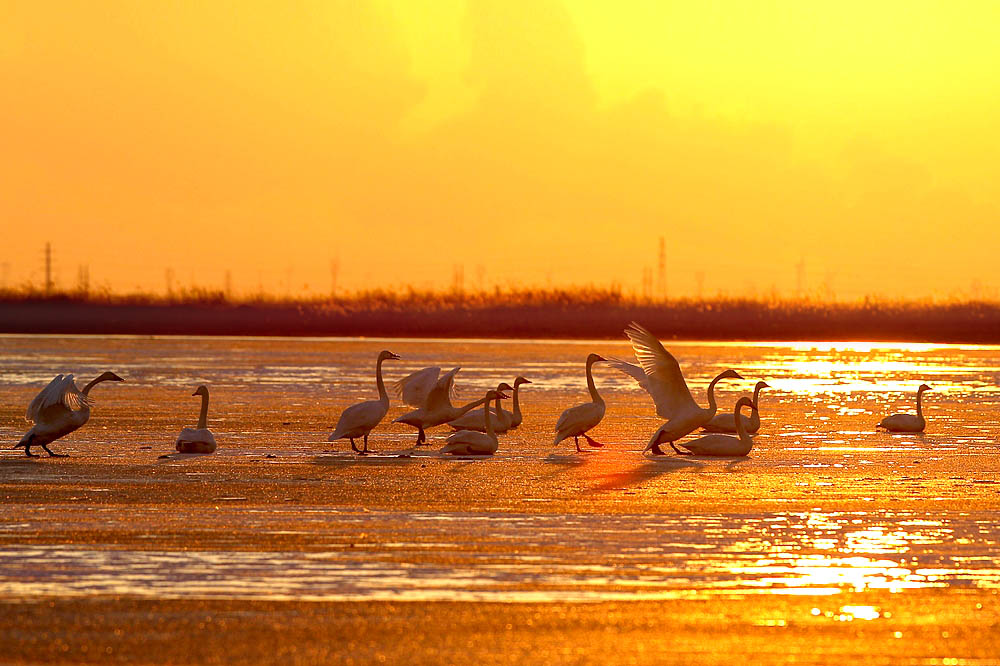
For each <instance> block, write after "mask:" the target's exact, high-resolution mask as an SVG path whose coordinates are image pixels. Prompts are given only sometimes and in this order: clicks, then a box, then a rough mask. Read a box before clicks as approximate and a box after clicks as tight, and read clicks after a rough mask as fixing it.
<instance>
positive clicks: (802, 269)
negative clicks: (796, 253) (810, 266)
mask: <svg viewBox="0 0 1000 666" xmlns="http://www.w3.org/2000/svg"><path fill="white" fill-rule="evenodd" d="M795 284H796V288H795V291H796V294H797V295H798V297H799V298H802V296H804V295H805V287H806V260H805V259H804V258H801V257H800V258H799V263H797V264H796V265H795Z"/></svg>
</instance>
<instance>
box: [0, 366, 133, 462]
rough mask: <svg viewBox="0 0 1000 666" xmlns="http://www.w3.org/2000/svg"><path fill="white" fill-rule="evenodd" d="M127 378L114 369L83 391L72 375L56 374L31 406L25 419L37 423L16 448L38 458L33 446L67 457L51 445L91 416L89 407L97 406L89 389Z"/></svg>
mask: <svg viewBox="0 0 1000 666" xmlns="http://www.w3.org/2000/svg"><path fill="white" fill-rule="evenodd" d="M109 381H111V382H123V381H125V380H124V379H122V378H121V377H119V376H118V375H116V374H115V373H113V372H105V373H102V374H101V375H100V376H99V377H98V378H97V379H95V380H93V381H92V382H90V383H89V384H87V385H86V386H84V387H83V391H81V390H80V389H79V388H77V386H76V382H75V381H74V380H73V375H56V377H55V379H53V380H52V381H51V382H49V385H48V386H46V387H45V388H43V389H42V390H41V391H40V392H39V393H38V395H36V396H35V399H34V400H32V401H31V404H30V405H28V411H27V412H26V413H25V415H24V418H25V420H26V421H28V422H29V423H34V424H35V425H34V426H33V427H32V428H31V430H29V431H28V432H27V433H25V435H24V437H22V438H21V441H20V442H18V443H17V444H16V445H15V446H14V448H15V449H17V448H20V447H22V446H23V447H24V455H26V456H28V457H29V458H37V457H38V455H37V454H34V453H32V452H31V447H32V446H40V447H42V448H43V449H45V452H46V453H48V454H49V456H51V457H53V458H66V457H67V454H65V453H52V451H51V450H49V447H48V445H49V444H51V443H52V442H54V441H56V440H57V439H59V438H60V437H62V436H63V435H68V434H69V433H71V432H73V431H74V430H76V429H77V428H79V427H80V426H82V425H83V424H84V423H86V422H87V421H88V420H89V419H90V408H91V407H92V406H93V405H94V400H93V398H91V397H90V389H92V388H94V387H95V386H97V385H98V384H100V383H101V382H109Z"/></svg>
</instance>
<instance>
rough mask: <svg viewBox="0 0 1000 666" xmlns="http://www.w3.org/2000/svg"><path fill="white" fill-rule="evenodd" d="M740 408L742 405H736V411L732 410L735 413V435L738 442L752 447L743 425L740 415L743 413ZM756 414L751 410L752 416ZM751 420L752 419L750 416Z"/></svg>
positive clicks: (751, 441)
mask: <svg viewBox="0 0 1000 666" xmlns="http://www.w3.org/2000/svg"><path fill="white" fill-rule="evenodd" d="M741 407H742V405H737V406H736V409H735V410H734V411H735V415H734V418H735V419H736V435H737V436H738V437H739V438H740V441H741V442H743V443H744V444H747V445H749V446H753V440H751V439H750V435H749V434H747V427H746V424H744V423H743V415H742V414H741V413H740V412H742V411H743V410H742V409H741ZM756 412H757V410H753V413H754V414H755V413H756ZM751 418H753V416H752V414H751Z"/></svg>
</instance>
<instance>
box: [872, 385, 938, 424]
mask: <svg viewBox="0 0 1000 666" xmlns="http://www.w3.org/2000/svg"><path fill="white" fill-rule="evenodd" d="M930 390H931V387H930V386H928V385H927V384H921V385H920V387H919V388H917V414H916V416H914V415H913V414H893V415H892V416H887V417H885V418H884V419H882V420H881V421H879V422H878V425H877V426H875V429H876V430H877V429H878V428H885V429H886V430H888V431H889V432H923V431H924V428H926V427H927V421H926V419H924V410H923V405H922V404H921V403H922V402H923V397H924V391H930Z"/></svg>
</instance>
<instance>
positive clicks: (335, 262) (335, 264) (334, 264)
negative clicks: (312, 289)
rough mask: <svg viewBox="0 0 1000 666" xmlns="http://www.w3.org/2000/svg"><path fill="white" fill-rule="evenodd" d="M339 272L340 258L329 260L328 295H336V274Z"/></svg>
mask: <svg viewBox="0 0 1000 666" xmlns="http://www.w3.org/2000/svg"><path fill="white" fill-rule="evenodd" d="M339 273H340V258H339V257H336V258H334V259H331V260H330V296H331V297H333V296H336V295H337V275H338V274H339Z"/></svg>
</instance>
